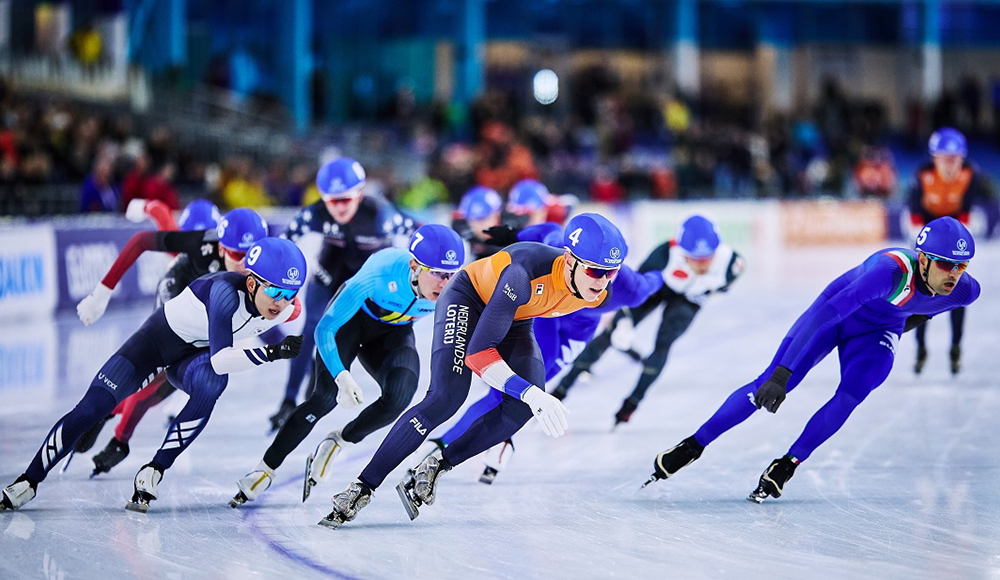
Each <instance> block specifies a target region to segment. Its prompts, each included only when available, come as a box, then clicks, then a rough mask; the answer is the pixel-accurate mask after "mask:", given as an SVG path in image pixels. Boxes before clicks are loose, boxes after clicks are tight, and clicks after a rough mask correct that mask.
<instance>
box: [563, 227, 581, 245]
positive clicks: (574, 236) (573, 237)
mask: <svg viewBox="0 0 1000 580" xmlns="http://www.w3.org/2000/svg"><path fill="white" fill-rule="evenodd" d="M582 233H583V228H576V229H575V230H573V231H572V232H571V233H570V234H569V235H568V236H566V237H567V238H569V239H570V241H572V242H573V245H574V246H576V245H577V244H579V243H580V234H582Z"/></svg>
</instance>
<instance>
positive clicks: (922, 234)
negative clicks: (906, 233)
mask: <svg viewBox="0 0 1000 580" xmlns="http://www.w3.org/2000/svg"><path fill="white" fill-rule="evenodd" d="M929 231H931V228H929V227H926V228H924V229H922V230H920V233H919V234H917V244H922V243H924V242H926V241H927V232H929Z"/></svg>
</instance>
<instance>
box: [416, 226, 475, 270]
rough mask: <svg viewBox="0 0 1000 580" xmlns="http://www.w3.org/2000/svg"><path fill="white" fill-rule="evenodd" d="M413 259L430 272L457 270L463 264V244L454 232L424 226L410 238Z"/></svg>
mask: <svg viewBox="0 0 1000 580" xmlns="http://www.w3.org/2000/svg"><path fill="white" fill-rule="evenodd" d="M409 249H410V254H411V255H412V256H413V259H414V260H416V261H417V262H419V263H420V264H421V265H423V266H427V267H428V268H430V269H432V270H452V271H454V270H458V269H459V268H461V267H462V264H464V263H465V243H463V242H462V238H461V237H459V235H458V233H457V232H455V230H453V229H451V228H449V227H448V226H443V225H440V224H426V225H423V226H420V227H419V228H417V231H415V232H413V235H412V236H410V246H409Z"/></svg>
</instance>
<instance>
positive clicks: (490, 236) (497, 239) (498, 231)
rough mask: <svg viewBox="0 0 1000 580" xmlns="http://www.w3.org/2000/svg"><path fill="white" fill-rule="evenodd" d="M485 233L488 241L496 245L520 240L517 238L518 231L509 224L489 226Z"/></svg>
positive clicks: (505, 244)
mask: <svg viewBox="0 0 1000 580" xmlns="http://www.w3.org/2000/svg"><path fill="white" fill-rule="evenodd" d="M483 233H484V234H486V236H487V238H486V241H488V242H489V243H491V244H493V245H494V246H509V245H511V244H516V243H517V242H519V241H520V240H518V239H517V231H516V230H514V228H512V227H510V226H507V225H502V226H492V227H488V228H486V229H485V230H483Z"/></svg>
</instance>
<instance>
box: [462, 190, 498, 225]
mask: <svg viewBox="0 0 1000 580" xmlns="http://www.w3.org/2000/svg"><path fill="white" fill-rule="evenodd" d="M501 209H503V200H502V199H500V194H499V193H497V192H496V191H494V190H492V189H490V188H488V187H483V186H482V185H477V186H475V187H473V188H472V189H470V190H469V191H467V192H465V195H463V196H462V200H461V201H460V202H458V213H460V214H461V215H462V217H464V218H465V219H467V220H481V219H486V218H488V217H490V216H491V215H493V214H495V213H498V212H499V211H500V210H501Z"/></svg>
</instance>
